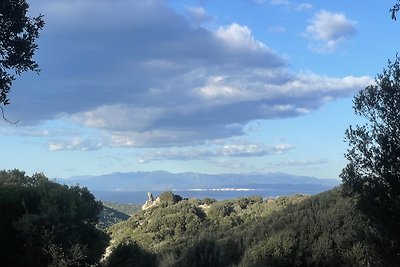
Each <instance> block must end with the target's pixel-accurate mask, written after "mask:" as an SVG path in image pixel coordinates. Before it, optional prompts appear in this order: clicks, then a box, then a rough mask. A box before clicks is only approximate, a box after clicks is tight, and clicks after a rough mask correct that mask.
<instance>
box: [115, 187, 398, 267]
mask: <svg viewBox="0 0 400 267" xmlns="http://www.w3.org/2000/svg"><path fill="white" fill-rule="evenodd" d="M340 191H341V188H336V189H334V190H331V191H328V192H325V193H322V194H319V195H316V196H311V197H309V196H303V195H296V196H292V197H280V198H278V199H270V200H263V199H262V198H260V197H251V198H240V199H236V200H226V201H219V202H217V201H214V200H212V199H204V200H194V199H189V200H185V199H184V200H180V198H179V197H176V196H174V195H173V194H172V193H164V194H163V195H162V196H161V197H160V201H159V202H158V204H157V205H155V206H153V207H151V208H149V209H147V210H145V211H141V212H139V213H137V214H135V215H133V216H132V217H130V218H129V220H127V221H126V222H121V223H119V224H116V225H114V226H113V227H111V228H110V229H109V233H110V234H111V238H112V241H111V244H112V248H113V250H114V253H112V254H111V256H110V257H109V258H108V263H109V265H110V266H129V262H135V266H396V264H395V263H394V262H395V260H393V259H392V258H391V257H390V256H389V257H387V255H385V252H384V249H385V247H384V246H385V245H383V244H385V242H386V240H384V238H382V237H380V236H379V235H378V234H377V232H376V231H375V230H373V228H372V227H370V225H369V224H368V220H367V219H366V218H365V217H364V216H363V215H362V214H361V213H360V212H359V211H358V210H357V209H356V207H355V202H354V200H352V199H350V198H346V197H343V196H342V194H341V192H340ZM179 200H180V201H179ZM382 245H383V246H382ZM392 260H393V261H392Z"/></svg>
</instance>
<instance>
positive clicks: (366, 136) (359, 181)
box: [341, 56, 400, 258]
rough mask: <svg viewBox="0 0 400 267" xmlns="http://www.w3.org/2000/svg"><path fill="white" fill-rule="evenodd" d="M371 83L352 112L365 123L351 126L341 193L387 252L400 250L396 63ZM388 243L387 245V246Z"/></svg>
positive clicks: (399, 70) (399, 78)
mask: <svg viewBox="0 0 400 267" xmlns="http://www.w3.org/2000/svg"><path fill="white" fill-rule="evenodd" d="M375 81H376V84H375V85H370V86H368V87H366V88H365V89H364V90H361V91H360V92H359V93H358V95H357V96H356V97H355V98H354V110H355V113H356V114H357V115H360V116H362V117H363V118H365V119H366V124H365V125H363V126H358V125H357V126H356V127H350V128H349V129H348V130H347V131H346V138H347V141H348V143H349V145H350V148H349V149H348V151H347V154H346V158H347V159H348V164H347V166H346V167H345V168H344V169H343V171H342V173H341V178H342V180H343V186H344V189H345V192H347V193H348V194H350V195H352V196H356V197H357V199H358V204H359V207H360V209H361V210H362V211H364V212H365V213H366V214H367V215H368V217H369V218H370V219H371V220H372V222H375V225H378V226H379V228H380V229H378V230H380V231H381V234H382V236H384V237H385V238H387V242H385V243H386V244H387V245H388V247H387V248H386V252H387V253H395V254H396V255H397V257H399V258H400V255H399V254H398V253H397V252H398V251H397V252H394V251H395V250H397V249H399V248H400V234H399V231H398V229H400V58H399V57H398V56H396V59H395V60H394V62H390V61H389V64H388V68H387V69H384V70H383V72H382V74H379V75H377V78H376V79H375ZM389 240H390V242H389Z"/></svg>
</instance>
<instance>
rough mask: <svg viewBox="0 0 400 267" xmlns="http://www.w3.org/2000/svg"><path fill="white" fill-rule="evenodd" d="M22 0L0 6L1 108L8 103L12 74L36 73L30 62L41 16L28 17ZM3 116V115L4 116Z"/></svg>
mask: <svg viewBox="0 0 400 267" xmlns="http://www.w3.org/2000/svg"><path fill="white" fill-rule="evenodd" d="M28 8H29V5H28V3H27V2H26V1H25V0H2V1H1V3H0V109H1V111H3V107H2V106H6V105H8V104H9V103H10V101H9V99H8V93H9V92H10V89H11V86H12V83H13V81H14V80H15V75H21V74H22V72H25V71H34V72H36V73H39V66H38V64H37V63H36V62H35V60H34V59H33V56H34V54H35V52H36V50H37V48H38V45H37V44H36V39H37V38H38V37H39V31H40V30H41V29H42V28H43V27H44V21H43V16H42V15H39V16H37V17H32V18H30V17H28V16H27V12H28ZM3 117H4V114H3Z"/></svg>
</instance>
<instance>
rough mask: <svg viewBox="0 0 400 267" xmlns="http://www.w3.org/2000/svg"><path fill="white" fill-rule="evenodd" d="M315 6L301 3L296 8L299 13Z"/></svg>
mask: <svg viewBox="0 0 400 267" xmlns="http://www.w3.org/2000/svg"><path fill="white" fill-rule="evenodd" d="M312 7H313V6H312V4H310V3H301V4H299V5H298V6H297V7H296V10H297V11H305V10H309V9H311V8H312Z"/></svg>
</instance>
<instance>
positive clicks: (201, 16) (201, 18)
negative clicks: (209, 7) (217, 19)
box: [186, 6, 212, 24]
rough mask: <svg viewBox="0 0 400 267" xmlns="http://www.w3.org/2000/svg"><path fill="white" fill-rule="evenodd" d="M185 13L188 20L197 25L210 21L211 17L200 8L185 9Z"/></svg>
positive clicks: (190, 7)
mask: <svg viewBox="0 0 400 267" xmlns="http://www.w3.org/2000/svg"><path fill="white" fill-rule="evenodd" d="M186 12H187V14H188V16H189V18H190V19H191V20H193V21H194V22H195V23H197V24H201V23H203V22H206V21H210V20H211V19H212V18H211V16H209V15H208V14H207V12H206V10H205V9H204V8H203V7H201V6H188V7H186Z"/></svg>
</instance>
